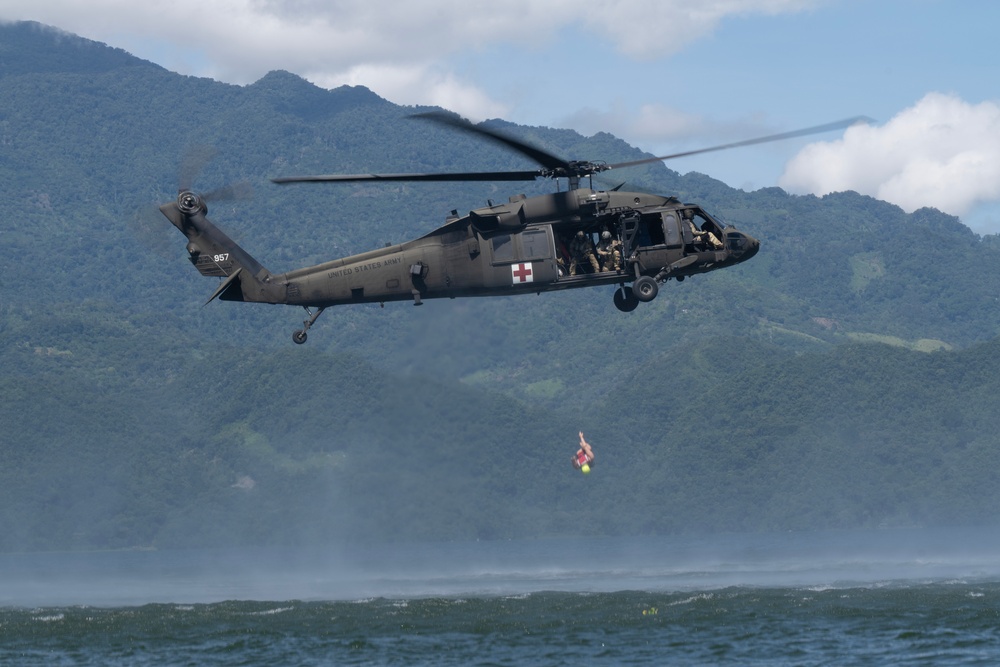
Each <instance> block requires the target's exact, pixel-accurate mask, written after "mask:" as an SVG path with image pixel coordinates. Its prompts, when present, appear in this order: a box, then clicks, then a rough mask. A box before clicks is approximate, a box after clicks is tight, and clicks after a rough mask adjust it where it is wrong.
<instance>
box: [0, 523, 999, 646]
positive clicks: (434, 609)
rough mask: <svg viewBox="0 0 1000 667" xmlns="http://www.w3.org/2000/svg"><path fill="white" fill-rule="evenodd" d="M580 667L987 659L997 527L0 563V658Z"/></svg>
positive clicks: (12, 558) (995, 632)
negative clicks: (583, 666) (597, 666)
mask: <svg viewBox="0 0 1000 667" xmlns="http://www.w3.org/2000/svg"><path fill="white" fill-rule="evenodd" d="M580 664H615V665H618V664H671V665H712V664H734V665H756V664H760V665H831V664H837V665H941V664H944V665H995V664H1000V535H998V534H997V533H996V532H995V531H985V530H981V529H976V530H972V529H966V530H952V531H933V532H928V531H876V532H870V533H853V532H851V533H846V532H837V533H820V534H782V535H725V536H712V537H702V538H693V537H684V538H641V539H627V540H540V541H525V542H519V541H515V542H492V543H490V542H473V543H446V544H405V545H392V546H381V547H370V546H369V547H352V548H347V547H330V548H324V549H310V550H251V551H246V550H219V551H199V552H111V553H87V554H13V555H2V556H0V665H580Z"/></svg>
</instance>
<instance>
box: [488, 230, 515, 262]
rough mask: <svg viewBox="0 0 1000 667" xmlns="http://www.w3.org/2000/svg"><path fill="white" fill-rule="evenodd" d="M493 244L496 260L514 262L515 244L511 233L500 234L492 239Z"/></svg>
mask: <svg viewBox="0 0 1000 667" xmlns="http://www.w3.org/2000/svg"><path fill="white" fill-rule="evenodd" d="M490 244H491V245H492V246H493V261H494V262H513V261H514V244H513V243H511V238H510V234H499V235H497V236H494V237H493V238H492V239H490Z"/></svg>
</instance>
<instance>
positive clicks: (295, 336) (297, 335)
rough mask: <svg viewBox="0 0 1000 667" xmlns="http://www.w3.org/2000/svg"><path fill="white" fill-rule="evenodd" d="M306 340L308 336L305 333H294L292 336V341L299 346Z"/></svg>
mask: <svg viewBox="0 0 1000 667" xmlns="http://www.w3.org/2000/svg"><path fill="white" fill-rule="evenodd" d="M307 338H309V334H307V333H306V332H305V331H296V332H294V333H293V334H292V340H293V341H295V342H296V343H297V344H299V345H302V343H304V342H306V339H307Z"/></svg>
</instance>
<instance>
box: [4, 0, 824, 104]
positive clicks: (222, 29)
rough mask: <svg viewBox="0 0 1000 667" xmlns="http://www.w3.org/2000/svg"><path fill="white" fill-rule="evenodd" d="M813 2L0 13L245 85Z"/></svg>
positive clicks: (699, 23) (704, 26)
mask: <svg viewBox="0 0 1000 667" xmlns="http://www.w3.org/2000/svg"><path fill="white" fill-rule="evenodd" d="M819 1H820V0H703V1H702V2H698V3H691V2H689V1H688V0H605V1H603V2H601V3H599V4H596V3H595V4H594V5H588V3H586V2H582V3H581V2H580V1H579V0H545V2H537V1H536V0H488V1H487V0H422V1H421V2H398V1H394V2H386V1H385V0H381V1H380V0H173V1H172V2H170V3H145V2H135V0H87V1H86V2H84V1H82V0H46V2H43V3H40V2H38V1H37V0H4V3H3V6H2V7H0V20H35V21H40V22H42V23H47V24H49V25H55V26H57V27H59V28H62V29H64V30H67V31H70V32H74V33H76V34H79V35H82V36H84V37H88V38H90V39H95V40H99V41H104V42H108V43H111V44H113V45H115V46H123V47H125V48H129V50H132V51H133V52H134V53H135V55H138V56H140V57H144V58H151V55H150V54H149V53H148V51H150V50H155V52H156V53H160V54H162V52H163V48H162V47H163V46H164V45H166V44H172V45H173V46H174V47H175V48H176V49H178V50H179V51H182V52H183V51H192V52H195V53H196V54H197V57H195V58H182V57H178V58H175V59H174V62H176V63H180V64H185V63H186V64H188V65H189V66H194V67H197V70H196V71H183V72H182V73H184V74H194V75H199V76H212V77H214V78H218V79H221V80H223V81H227V82H230V83H249V82H251V81H254V80H256V79H258V78H260V77H261V76H263V75H264V74H265V73H267V72H268V71H269V70H273V69H286V70H289V71H292V72H295V73H296V74H300V75H303V76H306V77H308V78H310V79H311V80H316V81H318V80H322V81H326V82H331V81H345V80H347V79H350V78H353V77H354V76H355V75H356V74H357V73H358V72H360V71H363V69H361V68H366V67H367V68H374V70H377V69H378V68H383V70H382V71H388V70H391V69H394V68H395V69H398V70H400V71H403V70H405V69H406V68H412V67H414V66H420V65H422V66H423V67H425V68H429V67H430V66H431V64H435V65H436V66H438V67H440V66H442V65H441V64H442V62H443V61H444V60H445V59H447V58H456V57H457V58H460V57H461V54H462V53H463V52H467V51H470V50H472V51H474V50H477V49H483V48H488V47H494V46H496V45H512V46H514V47H516V48H520V49H537V50H538V51H539V52H541V51H543V50H544V49H545V48H547V47H548V46H550V45H551V44H552V43H554V42H555V41H557V37H558V32H559V31H560V30H561V29H565V28H571V27H580V28H582V29H584V30H585V31H587V32H589V33H590V34H592V35H593V36H594V37H595V38H596V39H598V40H606V41H610V42H611V43H613V44H614V45H615V48H616V49H617V50H618V51H619V52H621V53H624V54H626V55H627V56H630V57H635V58H652V57H656V56H662V55H668V54H670V53H673V52H676V51H678V50H680V49H681V48H683V47H684V46H686V45H687V44H689V43H690V42H692V41H693V40H695V39H698V38H700V37H703V36H704V35H706V34H708V33H710V32H711V31H712V30H713V29H714V28H715V26H716V25H718V23H719V22H720V21H722V20H723V19H725V18H726V17H727V16H731V15H747V14H755V13H758V14H759V13H764V14H776V13H781V12H793V11H798V10H800V9H802V8H806V7H811V6H814V5H816V4H817V3H818V2H819ZM374 70H373V71H374ZM437 77H438V78H439V79H441V80H442V81H443V80H447V79H448V78H449V77H448V75H447V74H443V75H442V74H439V75H437ZM439 85H444V84H439ZM456 85H459V84H457V83H453V84H452V86H456ZM461 85H462V87H464V88H465V89H469V88H471V87H472V85H471V84H468V83H466V84H461ZM416 89H417V87H416V86H413V87H411V90H416ZM376 92H378V91H376ZM394 101H400V102H404V103H413V101H411V100H394ZM420 101H423V100H420Z"/></svg>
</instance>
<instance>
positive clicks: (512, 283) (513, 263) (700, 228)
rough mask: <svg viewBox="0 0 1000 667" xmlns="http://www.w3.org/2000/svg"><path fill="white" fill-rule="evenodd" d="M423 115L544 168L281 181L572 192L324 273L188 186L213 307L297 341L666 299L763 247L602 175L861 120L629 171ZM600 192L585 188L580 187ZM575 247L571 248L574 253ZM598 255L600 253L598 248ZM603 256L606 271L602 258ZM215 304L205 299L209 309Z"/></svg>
mask: <svg viewBox="0 0 1000 667" xmlns="http://www.w3.org/2000/svg"><path fill="white" fill-rule="evenodd" d="M417 117H419V118H422V119H425V120H430V121H433V122H437V123H440V124H444V125H446V126H448V127H451V128H454V129H456V130H459V131H464V132H469V133H472V134H475V135H477V136H480V137H483V138H485V139H487V140H491V141H494V142H497V143H499V144H501V145H503V146H506V147H508V148H511V149H513V150H515V151H517V152H519V153H521V154H523V155H525V156H527V157H529V158H531V159H532V160H534V161H535V162H536V163H538V164H539V165H540V167H541V168H540V169H537V170H528V171H507V172H460V173H425V174H420V173H417V174H354V175H323V176H292V177H281V178H274V179H272V181H273V182H275V183H278V184H290V183H307V182H308V183H317V182H327V183H329V182H356V181H375V182H390V181H535V180H536V179H539V178H548V179H556V180H557V183H558V179H566V181H567V185H568V187H567V189H565V190H557V191H556V192H553V193H550V194H545V195H540V196H534V197H526V196H525V195H515V196H512V197H510V198H509V201H507V202H506V203H502V204H495V203H493V202H492V201H490V202H489V205H488V206H485V207H483V208H478V209H475V210H472V211H470V212H469V213H468V214H467V215H464V216H459V215H458V213H457V211H452V213H451V215H450V216H449V217H448V218H447V219H446V221H445V224H444V225H442V226H441V227H438V228H437V229H435V230H433V231H431V232H429V233H428V234H425V235H424V236H421V237H420V238H417V239H414V240H412V241H407V242H405V243H400V244H397V245H390V246H387V247H384V248H378V249H376V250H371V251H369V252H364V253H361V254H358V255H352V256H350V257H344V258H342V259H335V260H332V261H329V262H325V263H323V264H319V265H316V266H310V267H306V268H301V269H295V270H293V271H289V272H287V273H281V274H275V273H271V272H270V271H268V270H267V269H266V268H264V266H263V265H261V264H260V263H259V262H258V261H257V260H256V259H254V258H253V257H252V256H251V255H250V254H249V253H247V252H246V251H245V250H244V249H243V248H241V247H240V246H239V245H237V244H236V243H235V242H234V241H233V240H232V239H230V238H229V237H228V236H227V235H226V234H225V233H224V232H222V231H221V230H220V229H219V228H218V227H216V226H215V225H214V224H212V223H211V222H210V221H209V219H208V217H207V215H206V214H207V213H208V207H207V204H206V201H205V200H206V197H202V196H200V195H199V194H197V193H195V192H194V191H192V190H191V189H190V188H182V189H181V191H180V192H179V193H178V196H177V199H176V200H174V201H171V202H168V203H166V204H163V205H162V206H161V207H160V211H161V212H162V213H163V215H164V216H166V217H167V219H168V220H170V222H171V223H173V225H174V226H175V227H177V229H179V230H180V231H181V232H182V233H183V234H184V236H185V237H187V239H188V243H187V251H188V254H189V259H190V261H191V263H192V264H194V266H195V268H196V269H198V271H199V272H201V274H202V275H205V276H215V277H219V278H223V279H224V280H222V281H221V283H220V284H219V286H218V288H217V289H216V290H215V292H214V293H213V294H212V296H211V297H210V298H209V299H208V302H211V301H212V300H213V299H215V298H216V297H218V298H219V299H220V300H222V301H243V302H254V303H272V304H288V305H296V306H301V307H302V308H304V309H305V311H306V319H305V320H304V321H303V327H302V328H301V329H299V330H297V331H295V332H294V333H293V334H292V340H293V341H295V342H296V343H299V344H301V343H304V342H306V338H307V335H308V331H309V329H310V328H311V327H312V325H313V324H314V323H315V322H316V319H317V318H318V317H319V316H320V315H321V314H322V313H323V311H324V310H326V309H327V308H329V307H331V306H339V305H346V304H358V303H380V304H383V305H384V304H385V302H387V301H412V302H413V304H414V305H416V306H419V305H421V304H422V303H423V300H424V299H437V298H445V297H447V298H456V297H472V296H506V295H516V294H529V293H541V292H548V291H554V290H564V289H573V288H577V287H593V286H596V285H618V289H617V290H615V292H614V304H615V306H616V307H617V308H618V309H619V310H620V311H622V312H630V311H632V310H634V309H635V308H636V307H637V306H638V304H639V303H640V302H649V301H652V300H653V299H654V298H656V295H657V293H658V291H659V285H660V284H661V283H663V282H665V281H667V280H670V279H676V280H678V281H681V280H684V278H686V277H688V276H691V275H694V274H698V273H705V272H707V271H714V270H716V269H722V268H726V267H729V266H734V265H736V264H739V263H741V262H745V261H747V260H748V259H750V258H751V257H753V256H754V255H756V254H757V251H758V250H759V248H760V242H759V241H758V240H757V239H755V238H753V237H752V236H750V235H749V234H746V233H745V232H741V231H738V230H737V229H736V228H734V227H732V226H729V225H726V224H724V223H723V222H721V221H720V220H718V219H717V218H714V217H713V216H712V215H710V214H709V213H708V212H707V211H705V210H704V209H703V208H701V207H700V206H698V205H696V204H685V203H681V202H680V201H679V200H678V199H677V198H675V197H671V196H663V195H654V194H647V193H642V192H621V191H619V188H620V187H621V186H619V188H612V189H610V190H594V189H593V179H592V177H593V175H595V174H600V173H603V172H606V171H609V170H612V169H622V168H626V167H632V166H637V165H641V164H646V163H651V162H658V161H661V160H669V159H673V158H679V157H684V156H688V155H695V154H699V153H706V152H710V151H718V150H723V149H728V148H736V147H739V146H749V145H752V144H759V143H765V142H770V141H778V140H781V139H789V138H792V137H798V136H805V135H808V134H815V133H818V132H826V131H830V130H835V129H842V128H845V127H847V126H849V125H852V124H854V123H855V122H858V121H860V120H864V119H863V118H861V117H858V118H851V119H847V120H843V121H838V122H835V123H829V124H827V125H821V126H817V127H812V128H807V129H804V130H797V131H794V132H785V133H782V134H775V135H769V136H766V137H759V138H756V139H749V140H745V141H739V142H735V143H730V144H723V145H719V146H713V147H710V148H702V149H699V150H692V151H686V152H683V153H675V154H673V155H665V156H660V157H650V158H644V159H640V160H633V161H631V162H622V163H618V164H606V163H604V162H589V161H567V160H563V159H561V158H559V157H556V156H554V155H551V154H549V153H547V152H545V151H543V150H541V149H539V148H536V147H534V146H531V145H528V144H526V143H524V142H521V141H519V140H517V139H515V138H513V137H510V136H508V135H506V134H503V133H501V132H498V131H495V130H491V129H488V128H485V127H483V126H481V125H474V124H472V123H471V122H469V121H466V120H464V119H461V118H460V117H458V116H455V115H451V114H447V113H444V112H431V113H425V114H417ZM584 178H586V179H588V185H589V186H590V187H581V184H580V181H581V179H584ZM571 249H572V252H571ZM595 251H596V252H595ZM598 254H600V256H601V261H598V260H597V255H598ZM208 302H206V303H208Z"/></svg>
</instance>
